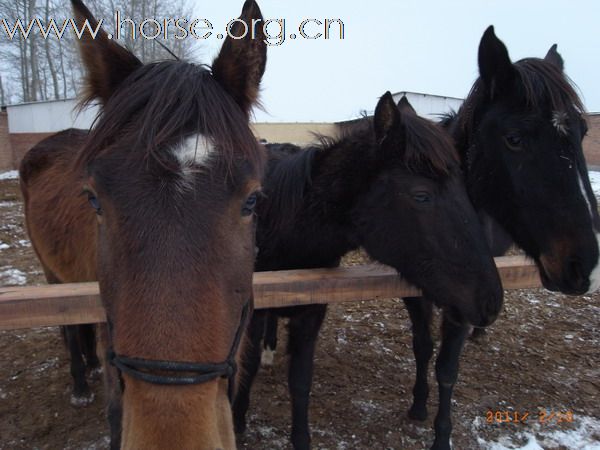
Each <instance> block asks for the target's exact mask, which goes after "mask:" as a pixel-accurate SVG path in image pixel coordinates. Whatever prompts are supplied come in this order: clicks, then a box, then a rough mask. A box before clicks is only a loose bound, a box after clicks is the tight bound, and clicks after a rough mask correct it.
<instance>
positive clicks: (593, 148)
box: [583, 114, 600, 167]
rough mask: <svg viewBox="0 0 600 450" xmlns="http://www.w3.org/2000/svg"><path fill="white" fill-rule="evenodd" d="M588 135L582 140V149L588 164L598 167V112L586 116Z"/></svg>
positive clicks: (599, 120) (599, 125)
mask: <svg viewBox="0 0 600 450" xmlns="http://www.w3.org/2000/svg"><path fill="white" fill-rule="evenodd" d="M587 121H588V135H587V136H586V138H585V139H584V140H583V151H584V153H585V159H586V161H587V163H588V166H597V167H600V114H591V115H589V116H588V117H587Z"/></svg>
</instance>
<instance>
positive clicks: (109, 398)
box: [96, 323, 123, 450]
mask: <svg viewBox="0 0 600 450" xmlns="http://www.w3.org/2000/svg"><path fill="white" fill-rule="evenodd" d="M97 332H98V351H97V352H96V354H98V355H101V358H102V366H103V368H104V389H105V392H106V417H107V420H108V426H109V430H110V450H120V448H121V430H122V424H121V422H122V418H123V406H122V403H121V398H122V394H123V390H122V386H121V376H120V375H119V371H118V369H117V368H116V367H115V366H113V365H112V364H110V363H109V362H108V357H107V356H108V348H110V345H109V342H110V337H109V334H108V325H107V324H106V323H102V324H99V325H98V327H97Z"/></svg>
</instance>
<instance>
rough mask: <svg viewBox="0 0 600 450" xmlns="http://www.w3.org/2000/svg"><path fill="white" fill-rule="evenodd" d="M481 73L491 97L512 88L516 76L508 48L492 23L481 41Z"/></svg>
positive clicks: (479, 59) (479, 57)
mask: <svg viewBox="0 0 600 450" xmlns="http://www.w3.org/2000/svg"><path fill="white" fill-rule="evenodd" d="M478 62H479V74H480V75H481V79H482V80H483V82H484V84H485V88H486V90H487V92H488V93H489V95H490V97H495V96H496V95H497V94H498V93H500V92H502V91H506V90H508V89H510V87H511V86H512V82H513V80H514V77H515V68H514V67H513V64H512V62H511V61H510V57H509V56H508V50H507V49H506V46H505V45H504V44H503V43H502V41H501V40H500V39H498V38H497V37H496V34H495V33H494V26H493V25H490V26H489V27H488V29H487V30H485V33H483V36H482V38H481V42H480V43H479V55H478Z"/></svg>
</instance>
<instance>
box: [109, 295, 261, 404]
mask: <svg viewBox="0 0 600 450" xmlns="http://www.w3.org/2000/svg"><path fill="white" fill-rule="evenodd" d="M250 305H251V302H250V301H248V302H246V304H245V305H244V307H243V309H242V317H241V319H240V325H239V327H238V329H237V331H236V333H235V337H234V340H233V344H232V346H231V350H230V351H229V355H228V356H227V359H226V360H225V361H224V362H222V363H194V362H184V361H161V360H155V359H143V358H133V357H129V356H123V355H118V354H116V353H115V352H114V350H113V349H112V347H111V349H110V350H109V352H108V360H109V362H110V363H111V364H112V365H114V366H115V367H116V368H117V369H119V371H120V372H121V373H126V374H127V375H130V376H132V377H134V378H136V379H138V380H141V381H145V382H146V383H151V384H158V385H167V386H185V385H193V384H201V383H206V382H208V381H211V380H214V379H215V378H219V377H223V378H227V379H228V380H229V386H228V389H227V395H228V396H229V401H230V402H232V401H233V394H234V392H235V385H234V380H235V374H236V372H237V369H238V368H237V363H236V361H235V355H236V353H237V351H238V348H239V346H240V342H241V340H242V335H243V333H244V330H245V329H246V322H247V320H248V313H249V310H250ZM156 371H167V372H172V373H173V374H171V375H163V374H160V373H155V372H156ZM181 372H183V373H186V374H188V375H180V374H179V373H181ZM190 374H193V375H190Z"/></svg>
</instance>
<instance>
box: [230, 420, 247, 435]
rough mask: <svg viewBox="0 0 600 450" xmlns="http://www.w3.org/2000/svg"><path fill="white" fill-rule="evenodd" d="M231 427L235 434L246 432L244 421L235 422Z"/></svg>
mask: <svg viewBox="0 0 600 450" xmlns="http://www.w3.org/2000/svg"><path fill="white" fill-rule="evenodd" d="M233 429H234V431H235V434H237V435H240V436H241V435H242V434H244V433H245V432H246V422H241V423H237V422H236V423H235V425H234V426H233Z"/></svg>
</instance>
